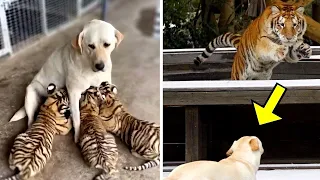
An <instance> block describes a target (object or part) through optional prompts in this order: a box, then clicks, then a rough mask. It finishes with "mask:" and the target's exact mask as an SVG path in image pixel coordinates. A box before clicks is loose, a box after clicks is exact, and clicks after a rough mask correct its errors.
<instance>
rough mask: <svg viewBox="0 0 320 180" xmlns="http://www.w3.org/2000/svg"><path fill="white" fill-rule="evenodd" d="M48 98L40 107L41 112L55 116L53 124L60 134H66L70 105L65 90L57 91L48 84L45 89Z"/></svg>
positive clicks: (68, 125) (51, 84) (53, 85)
mask: <svg viewBox="0 0 320 180" xmlns="http://www.w3.org/2000/svg"><path fill="white" fill-rule="evenodd" d="M47 93H48V97H47V99H46V100H45V102H44V104H43V105H42V107H41V108H42V110H44V111H48V110H50V112H51V113H54V114H55V122H56V124H57V126H56V127H57V129H58V132H59V133H60V134H67V133H68V132H69V131H70V130H71V128H72V123H71V120H70V115H71V111H70V104H69V97H68V93H67V90H66V89H65V88H61V89H57V87H56V85H55V84H53V83H50V84H49V85H48V87H47Z"/></svg>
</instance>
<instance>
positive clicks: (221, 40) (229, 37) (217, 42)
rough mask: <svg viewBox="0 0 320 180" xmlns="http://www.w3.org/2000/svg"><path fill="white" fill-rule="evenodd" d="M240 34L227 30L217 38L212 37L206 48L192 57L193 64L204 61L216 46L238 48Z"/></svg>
mask: <svg viewBox="0 0 320 180" xmlns="http://www.w3.org/2000/svg"><path fill="white" fill-rule="evenodd" d="M240 39H241V35H240V34H233V33H231V32H228V33H226V34H222V35H220V36H218V37H217V38H214V39H213V40H212V41H210V43H209V45H208V46H207V47H206V49H205V50H204V51H203V52H202V54H200V55H199V56H197V57H196V58H195V59H194V64H195V65H197V66H199V65H200V64H201V63H203V62H204V61H206V60H207V59H208V58H209V57H210V56H211V55H212V54H213V52H214V50H215V49H216V48H219V47H220V48H222V47H235V48H238V46H239V43H240Z"/></svg>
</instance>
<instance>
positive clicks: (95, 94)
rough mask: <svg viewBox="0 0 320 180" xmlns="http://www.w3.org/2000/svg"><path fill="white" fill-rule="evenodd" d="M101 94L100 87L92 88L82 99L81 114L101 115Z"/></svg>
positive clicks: (83, 94) (82, 95)
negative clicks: (85, 112)
mask: <svg viewBox="0 0 320 180" xmlns="http://www.w3.org/2000/svg"><path fill="white" fill-rule="evenodd" d="M101 100H102V98H101V94H100V91H99V89H98V87H94V86H90V87H89V88H88V89H87V90H86V91H85V92H84V93H82V94H81V98H80V113H81V112H84V111H87V112H90V113H91V114H92V113H95V114H97V115H98V114H99V106H100V103H101Z"/></svg>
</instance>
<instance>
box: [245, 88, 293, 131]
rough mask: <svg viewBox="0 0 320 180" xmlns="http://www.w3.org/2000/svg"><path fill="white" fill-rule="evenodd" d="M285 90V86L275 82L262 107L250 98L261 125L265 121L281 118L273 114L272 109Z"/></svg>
mask: <svg viewBox="0 0 320 180" xmlns="http://www.w3.org/2000/svg"><path fill="white" fill-rule="evenodd" d="M286 90H287V89H286V88H285V87H283V86H281V85H280V84H278V83H277V84H276V85H275V86H274V88H273V90H272V92H271V94H270V95H269V98H268V100H267V102H266V104H265V106H264V107H262V106H261V105H259V104H258V103H256V102H254V101H253V100H251V101H252V104H253V106H254V109H255V111H256V114H257V118H258V121H259V125H263V124H266V123H270V122H274V121H277V120H280V119H282V118H281V117H279V116H277V115H275V114H273V110H274V109H275V107H276V106H277V104H278V103H279V102H280V100H281V98H282V97H283V95H284V93H285V92H286Z"/></svg>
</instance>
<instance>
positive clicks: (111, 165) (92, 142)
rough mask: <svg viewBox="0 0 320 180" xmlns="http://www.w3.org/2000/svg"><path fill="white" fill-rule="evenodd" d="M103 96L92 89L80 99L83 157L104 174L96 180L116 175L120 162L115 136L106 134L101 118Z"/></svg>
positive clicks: (95, 89) (96, 89) (80, 142)
mask: <svg viewBox="0 0 320 180" xmlns="http://www.w3.org/2000/svg"><path fill="white" fill-rule="evenodd" d="M101 100H102V99H101V95H100V93H99V90H98V88H97V87H90V88H89V89H87V90H86V92H84V93H83V94H82V95H81V99H80V120H81V123H80V141H79V144H80V147H81V152H82V155H83V157H84V159H85V161H86V162H88V163H89V165H90V166H91V167H95V168H98V169H101V170H102V171H103V172H102V173H101V174H100V175H98V176H97V177H96V178H95V179H96V180H105V179H108V178H110V177H111V176H112V175H114V173H115V172H117V170H116V164H117V161H118V148H117V145H116V141H115V138H114V136H113V135H112V134H111V133H108V132H106V129H105V128H104V126H103V124H102V121H101V119H100V117H99V106H100V103H101Z"/></svg>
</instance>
